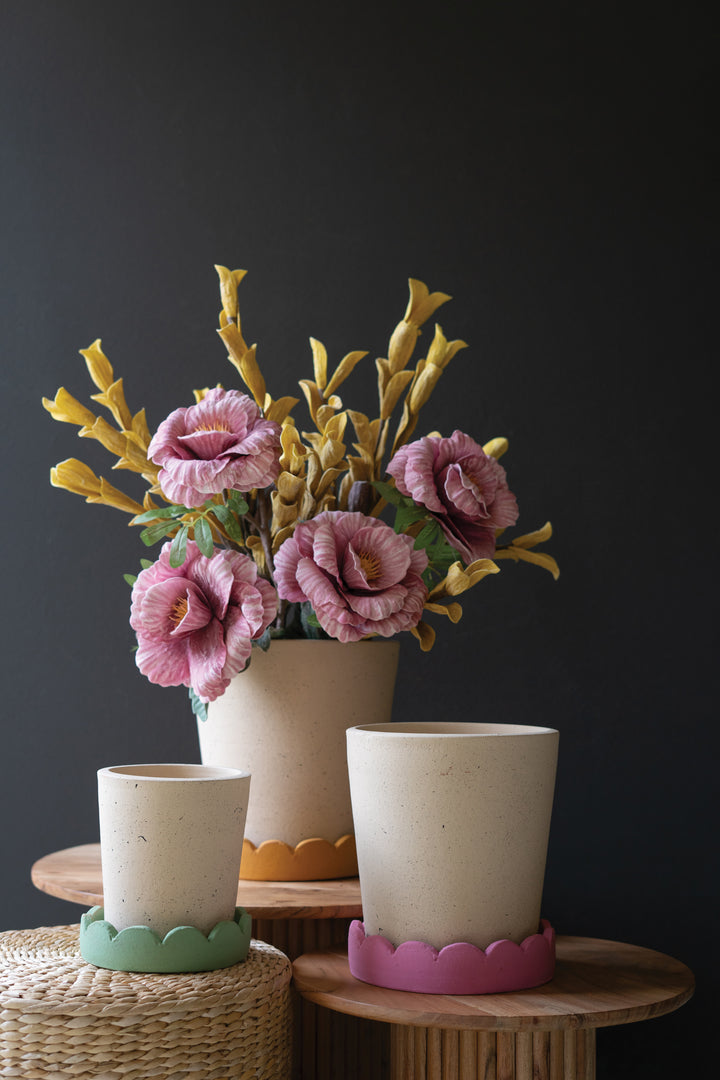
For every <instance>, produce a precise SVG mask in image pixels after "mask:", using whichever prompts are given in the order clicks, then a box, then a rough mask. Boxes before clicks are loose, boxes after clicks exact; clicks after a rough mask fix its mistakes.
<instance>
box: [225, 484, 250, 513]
mask: <svg viewBox="0 0 720 1080" xmlns="http://www.w3.org/2000/svg"><path fill="white" fill-rule="evenodd" d="M227 504H228V506H229V507H230V509H231V510H234V511H235V513H236V514H240V515H241V516H242V515H243V514H247V512H248V510H249V509H250V507H249V506H248V504H247V502H246V501H245V499H244V497H243V495H242V493H241V492H239V491H235V489H234V488H233V489H232V490H231V491H228V493H227Z"/></svg>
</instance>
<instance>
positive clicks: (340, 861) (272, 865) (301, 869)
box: [240, 834, 358, 881]
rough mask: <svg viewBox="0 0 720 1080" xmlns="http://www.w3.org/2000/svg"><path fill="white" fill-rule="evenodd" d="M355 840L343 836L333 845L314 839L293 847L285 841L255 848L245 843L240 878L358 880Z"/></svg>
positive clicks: (248, 841) (247, 879) (302, 841)
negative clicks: (347, 878)
mask: <svg viewBox="0 0 720 1080" xmlns="http://www.w3.org/2000/svg"><path fill="white" fill-rule="evenodd" d="M357 872H358V865H357V852H356V850H355V837H354V836H352V835H351V834H348V835H347V836H341V837H340V839H339V840H337V841H336V842H335V843H332V842H331V841H330V840H322V839H321V838H320V837H313V838H311V839H309V840H301V841H300V843H299V844H298V845H297V847H291V846H290V844H286V843H285V841H284V840H265V841H263V843H262V844H260V846H259V847H255V845H254V844H253V843H252V841H251V840H245V841H243V853H242V861H241V863H240V877H241V879H244V880H245V881H327V880H329V879H331V878H344V877H357Z"/></svg>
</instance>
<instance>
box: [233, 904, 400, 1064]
mask: <svg viewBox="0 0 720 1080" xmlns="http://www.w3.org/2000/svg"><path fill="white" fill-rule="evenodd" d="M350 922H351V920H350V919H255V920H254V922H253V931H252V932H253V937H255V938H258V939H259V940H260V941H267V943H268V944H269V945H274V946H275V948H276V949H280V951H281V952H284V953H285V955H286V956H288V957H289V958H290V960H296V959H297V957H298V956H302V955H303V954H304V953H307V952H315V951H316V950H323V949H330V948H332V946H333V945H344V944H345V943H346V942H347V935H348V929H349V927H350ZM389 1043H390V1032H389V1025H388V1024H379V1023H375V1022H374V1021H373V1020H362V1019H360V1018H358V1017H355V1016H346V1015H344V1014H343V1013H336V1012H330V1011H329V1010H327V1009H321V1008H319V1007H318V1006H317V1005H313V1004H312V1003H311V1002H309V1001H304V1000H303V999H302V998H301V997H300V995H299V994H296V995H295V997H294V1030H293V1067H292V1080H389V1058H390V1045H389Z"/></svg>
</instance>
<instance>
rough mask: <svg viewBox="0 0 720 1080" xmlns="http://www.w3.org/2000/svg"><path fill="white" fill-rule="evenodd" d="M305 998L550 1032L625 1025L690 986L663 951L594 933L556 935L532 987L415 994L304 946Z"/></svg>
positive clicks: (401, 1018) (358, 1012)
mask: <svg viewBox="0 0 720 1080" xmlns="http://www.w3.org/2000/svg"><path fill="white" fill-rule="evenodd" d="M293 976H294V982H295V987H296V989H297V990H298V991H299V992H300V993H301V994H302V996H303V997H304V998H306V999H307V1000H308V1001H312V1002H314V1003H315V1004H316V1005H322V1006H324V1007H325V1008H328V1009H332V1010H334V1011H336V1012H343V1013H349V1014H350V1015H352V1016H360V1017H364V1018H366V1019H370V1020H384V1021H386V1022H389V1023H393V1024H400V1025H405V1026H408V1025H409V1026H414V1027H426V1028H451V1029H453V1028H454V1029H460V1030H468V1029H476V1030H482V1029H484V1030H492V1031H523V1030H533V1031H550V1030H557V1029H562V1028H575V1029H577V1028H596V1027H608V1026H611V1025H615V1024H630V1023H633V1022H635V1021H637V1020H647V1019H649V1018H650V1017H653V1016H662V1015H663V1014H664V1013H668V1012H672V1011H673V1010H674V1009H678V1008H679V1007H680V1006H681V1005H683V1004H684V1003H685V1002H686V1001H687V1000H688V999H689V998H690V997H691V996H692V993H693V990H694V986H695V980H694V977H693V974H692V972H691V971H690V969H689V968H688V967H686V966H685V964H683V963H681V962H680V961H679V960H674V959H673V958H672V957H669V956H665V955H664V954H663V953H659V952H654V951H653V950H651V949H643V948H640V947H639V946H636V945H625V944H622V943H620V942H616V941H602V940H600V939H597V938H583V937H558V939H557V967H556V971H555V977H554V978H553V979H552V981H551V982H549V983H546V984H545V985H544V986H539V987H537V989H534V990H521V991H516V992H511V993H504V994H484V995H478V996H459V997H455V996H450V995H432V994H415V993H410V992H409V991H405V990H387V989H385V988H383V987H379V986H371V985H370V984H368V983H363V982H359V981H358V980H357V979H355V978H353V976H352V975H351V974H350V969H349V967H348V962H347V952H346V951H344V950H339V949H337V950H329V951H327V952H316V953H306V954H305V955H304V956H301V957H299V958H298V959H297V960H296V961H295V962H294V964H293Z"/></svg>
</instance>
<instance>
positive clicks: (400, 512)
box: [393, 505, 427, 533]
mask: <svg viewBox="0 0 720 1080" xmlns="http://www.w3.org/2000/svg"><path fill="white" fill-rule="evenodd" d="M426 517H427V514H426V511H425V510H421V509H420V508H419V507H417V506H415V505H411V506H398V508H397V510H396V511H395V524H394V525H393V528H394V529H395V532H396V533H401V532H405V530H406V529H407V528H408V526H409V525H414V524H415V522H416V521H424V520H425V518H426Z"/></svg>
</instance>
